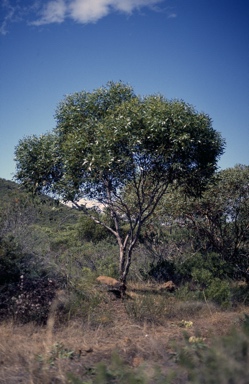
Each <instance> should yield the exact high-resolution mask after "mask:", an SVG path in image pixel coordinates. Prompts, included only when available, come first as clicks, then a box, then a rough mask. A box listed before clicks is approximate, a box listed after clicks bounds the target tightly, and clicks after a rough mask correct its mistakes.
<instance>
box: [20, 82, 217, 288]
mask: <svg viewBox="0 0 249 384" xmlns="http://www.w3.org/2000/svg"><path fill="white" fill-rule="evenodd" d="M56 119H57V126H56V128H55V129H54V131H53V133H52V134H47V135H43V136H41V137H36V136H31V137H26V138H24V139H23V140H21V141H20V142H19V144H18V146H17V147H16V150H15V156H16V162H17V171H16V179H17V180H19V181H20V182H22V183H23V184H24V185H26V186H27V187H29V188H30V189H32V190H34V191H36V192H41V193H50V194H51V193H52V194H54V195H56V196H60V197H61V198H63V199H64V200H65V201H71V202H72V203H73V204H74V206H75V207H77V208H78V209H81V210H82V211H83V212H84V213H85V214H87V215H88V216H89V217H91V218H92V219H93V220H94V221H95V222H96V223H98V224H100V225H102V226H104V227H105V228H107V229H108V230H109V231H110V232H111V233H112V234H113V235H114V236H115V238H116V240H117V243H118V245H119V273H120V280H121V282H122V283H124V284H125V282H126V278H127V275H128V272H129V267H130V264H131V259H132V252H133V250H134V247H135V245H136V243H137V241H138V238H139V234H140V232H141V228H142V226H143V225H144V223H145V222H146V220H148V218H149V217H150V216H151V215H152V214H153V212H154V211H155V208H156V207H157V205H158V203H159V201H160V199H161V198H162V196H163V195H164V194H165V193H166V191H167V188H168V187H169V186H170V185H172V184H174V185H175V186H177V185H181V186H182V188H184V190H185V192H187V193H193V194H199V193H200V192H201V191H202V190H203V188H204V187H205V184H206V182H207V180H208V179H209V177H210V176H211V175H212V174H213V173H214V171H215V170H216V168H217V160H218V159H219V156H220V155H221V154H222V153H223V150H224V141H223V139H222V138H221V136H220V134H219V133H217V132H216V131H215V130H214V129H213V128H212V122H211V119H210V118H209V117H208V116H207V115H206V114H204V113H197V112H196V111H195V109H194V108H193V107H192V106H190V105H188V104H186V103H185V102H183V101H177V100H173V101H168V100H166V99H165V98H163V97H162V96H160V95H156V96H148V97H144V98H142V97H138V96H136V95H135V94H134V92H133V89H132V88H131V87H129V86H127V85H125V84H123V83H113V82H110V83H108V84H107V86H106V87H102V88H99V89H97V90H95V91H93V92H91V93H89V92H85V91H84V92H80V93H75V94H73V95H70V96H67V97H66V98H65V99H64V100H63V101H62V102H61V103H60V104H59V106H58V109H57V111H56ZM82 197H84V198H87V199H95V200H96V201H97V202H98V203H101V204H102V205H103V206H104V207H105V209H106V214H108V215H109V217H110V218H111V222H112V223H111V225H110V224H107V223H106V222H105V221H104V220H102V216H101V213H100V212H98V210H97V208H96V209H95V210H93V209H91V210H89V209H86V207H85V206H84V205H81V204H80V203H79V200H80V199H81V198H82ZM124 224H125V225H124Z"/></svg>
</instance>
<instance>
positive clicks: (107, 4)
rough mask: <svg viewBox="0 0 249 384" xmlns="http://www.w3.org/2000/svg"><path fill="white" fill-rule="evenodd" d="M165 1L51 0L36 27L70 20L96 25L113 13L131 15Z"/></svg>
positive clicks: (44, 8) (36, 22)
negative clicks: (95, 23) (140, 9)
mask: <svg viewBox="0 0 249 384" xmlns="http://www.w3.org/2000/svg"><path fill="white" fill-rule="evenodd" d="M162 1H163V0H51V1H49V2H47V4H46V5H45V6H44V7H43V10H42V14H41V17H40V18H39V19H38V20H36V21H35V22H33V24H35V25H41V24H50V23H56V22H57V23H61V22H62V21H64V20H65V19H67V18H70V19H72V20H74V21H76V22H78V23H83V24H87V23H94V22H96V21H98V20H100V19H101V18H103V17H104V16H107V15H108V14H109V13H111V12H115V11H119V12H124V13H131V12H132V11H133V10H135V9H138V8H142V7H152V6H153V5H155V4H158V3H160V2H162Z"/></svg>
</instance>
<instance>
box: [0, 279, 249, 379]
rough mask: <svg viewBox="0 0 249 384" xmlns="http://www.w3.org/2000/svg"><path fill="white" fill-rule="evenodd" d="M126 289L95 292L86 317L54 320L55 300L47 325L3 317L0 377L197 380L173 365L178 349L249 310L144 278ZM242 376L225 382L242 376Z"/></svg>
mask: <svg viewBox="0 0 249 384" xmlns="http://www.w3.org/2000/svg"><path fill="white" fill-rule="evenodd" d="M127 293H128V298H127V299H125V300H123V301H122V300H120V299H115V297H114V296H113V297H112V296H111V295H110V294H107V293H101V295H102V296H101V300H99V301H98V303H97V304H96V307H95V308H93V309H92V310H91V312H89V313H88V314H87V316H86V314H84V316H82V317H80V316H79V317H77V318H74V319H71V320H69V321H68V322H66V323H64V324H60V325H59V324H58V323H57V321H56V311H57V310H56V305H54V307H53V306H52V310H51V314H50V318H49V320H48V322H47V324H46V326H43V327H38V326H35V325H33V324H30V323H29V324H26V325H17V324H15V323H12V322H7V323H2V324H1V325H0V383H1V384H2V383H4V384H16V383H25V384H26V383H30V384H31V383H32V384H50V383H51V384H52V383H56V384H60V383H73V384H92V383H101V384H102V383H123V384H125V383H126V384H129V383H131V384H132V383H149V384H154V383H158V384H159V383H178V384H181V383H189V382H193V383H194V382H196V383H197V382H198V381H194V380H197V379H194V376H193V377H192V376H191V374H189V372H188V369H187V368H186V366H185V368H184V367H182V366H181V365H180V364H179V359H180V355H181V352H182V351H188V353H189V351H190V350H191V351H192V352H191V353H196V352H198V353H199V351H201V350H202V349H205V350H210V348H212V345H214V344H215V342H216V340H217V339H219V338H221V337H224V335H227V334H228V333H229V331H230V330H231V329H232V328H236V329H237V330H238V329H240V327H241V324H242V320H243V318H244V314H245V313H247V314H249V310H248V307H244V306H238V307H236V308H232V309H226V310H222V309H220V308H218V307H217V306H215V305H213V304H212V303H208V302H205V301H201V302H200V301H190V300H187V301H186V300H182V299H179V298H177V296H176V295H174V294H173V295H172V294H169V293H163V292H158V291H157V289H156V288H155V287H151V286H148V285H141V284H137V285H132V286H130V287H129V289H128V292H127ZM191 337H192V338H191ZM243 342H244V341H243ZM246 342H247V341H246ZM245 345H246V346H245ZM245 345H244V347H243V348H244V349H245V348H249V343H248V345H247V344H245ZM191 348H192V349H191ZM244 349H243V351H244ZM243 353H244V352H243ZM245 354H246V358H247V354H249V349H248V351H246V352H245ZM190 368H191V367H190ZM191 369H192V368H191ZM240 375H242V376H241V378H240V376H237V377H238V381H237V382H236V381H231V383H233V382H234V383H236V384H238V383H239V384H241V383H243V384H244V383H246V378H245V381H243V374H241V373H240ZM245 375H246V372H245ZM191 377H192V379H191ZM214 380H215V379H214ZM225 380H226V376H225ZM227 380H228V379H227ZM200 382H201V381H200ZM202 382H203V383H204V382H207V383H208V382H210V383H222V384H223V382H221V381H212V378H210V381H205V380H202ZM227 382H230V381H224V384H225V383H227Z"/></svg>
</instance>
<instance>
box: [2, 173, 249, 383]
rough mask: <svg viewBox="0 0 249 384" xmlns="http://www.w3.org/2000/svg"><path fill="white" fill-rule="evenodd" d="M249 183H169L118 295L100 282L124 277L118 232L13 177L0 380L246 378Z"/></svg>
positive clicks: (237, 179)
mask: <svg viewBox="0 0 249 384" xmlns="http://www.w3.org/2000/svg"><path fill="white" fill-rule="evenodd" d="M248 181H249V170H248V167H246V166H236V167H234V168H233V169H227V170H224V171H221V172H219V173H217V175H216V177H215V180H213V181H212V182H211V183H210V185H209V187H208V189H207V190H206V191H205V193H204V194H203V197H202V198H198V199H195V198H189V199H187V200H186V197H185V196H184V195H181V193H180V191H179V190H178V191H177V192H176V191H174V190H171V191H169V192H168V194H167V196H166V197H165V199H164V200H163V201H162V203H161V204H160V206H158V208H157V211H156V212H155V213H154V214H153V216H152V217H151V219H150V221H149V222H148V223H147V225H146V226H145V227H144V229H143V231H142V232H141V235H140V238H139V243H138V244H137V246H136V249H135V255H134V263H133V265H132V267H131V272H130V275H129V279H128V282H127V291H126V295H125V297H124V298H123V299H118V298H116V296H115V295H114V294H113V292H112V290H111V289H109V291H108V288H107V289H105V288H104V286H102V285H99V284H98V283H97V281H96V278H97V276H99V275H107V276H109V277H114V278H118V260H117V257H116V254H117V246H116V243H115V241H114V240H113V238H112V236H110V234H109V231H107V230H106V229H105V228H104V227H102V226H98V225H97V224H95V223H94V222H93V221H92V220H91V219H90V218H89V217H87V216H85V215H84V214H83V213H82V212H78V211H77V210H75V209H72V208H68V207H67V206H65V205H62V204H60V203H58V202H57V201H55V200H53V199H49V198H45V197H44V196H40V197H39V196H38V197H36V198H33V197H32V196H31V195H30V194H29V193H27V192H25V191H24V190H23V189H22V188H20V185H18V184H16V183H14V182H10V181H7V180H3V179H1V180H0V196H1V227H0V228H1V248H0V316H1V326H0V332H1V340H2V343H1V349H0V353H1V361H2V364H1V369H0V372H1V374H0V382H3V383H7V382H8V383H12V382H13V383H18V382H20V380H21V378H25V380H29V378H30V377H32V380H33V382H35V383H51V382H54V380H57V382H61V383H63V382H68V383H74V382H76V383H78V382H79V383H85V382H87V383H102V382H103V383H105V382H106V383H109V382H113V383H114V382H115V383H116V382H117V383H126V382H127V383H128V382H138V383H140V382H141V383H147V382H149V383H159V382H166V383H167V382H168V383H187V382H190V383H191V382H193V383H196V382H197V383H199V382H201V381H204V383H205V382H206V383H211V382H213V380H214V378H215V380H216V382H217V383H227V382H236V383H246V382H247V377H248V372H247V369H248V354H247V352H246V351H247V349H246V348H249V333H248V317H246V313H247V314H248V307H247V305H248V300H249V291H248V262H249V257H248V255H249V252H248V249H249V247H248V240H249V234H248V228H249V225H248V204H249V200H248ZM175 193H177V198H176V196H174V194H175ZM181 196H182V197H181ZM101 215H103V216H104V215H105V212H103V213H101ZM103 220H108V217H106V218H103ZM122 225H123V226H124V228H125V226H126V225H127V223H126V222H124V223H123V224H122ZM168 281H172V282H173V286H172V285H170V286H171V288H169V286H167V284H164V283H165V282H168ZM10 320H11V323H10ZM13 327H14V328H13ZM27 335H29V337H28V338H27ZM217 337H218V340H219V342H218V343H216V341H217ZM17 340H18V343H17ZM44 340H45V342H44ZM210 361H213V363H212V364H211V363H210ZM207 362H208V363H207ZM227 362H229V365H228V363H227ZM214 367H217V369H216V368H214ZM211 368H212V369H211ZM217 375H218V376H217ZM219 375H220V376H219ZM205 380H206V381H205ZM229 380H230V381H229ZM231 380H232V381H231Z"/></svg>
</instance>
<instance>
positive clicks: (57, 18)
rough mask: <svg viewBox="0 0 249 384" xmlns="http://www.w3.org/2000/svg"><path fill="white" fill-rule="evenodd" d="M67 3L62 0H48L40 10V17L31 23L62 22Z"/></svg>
mask: <svg viewBox="0 0 249 384" xmlns="http://www.w3.org/2000/svg"><path fill="white" fill-rule="evenodd" d="M66 12H67V5H66V3H65V1H64V0H53V1H49V2H48V3H47V4H46V5H45V6H44V7H43V8H42V11H41V17H40V18H39V19H38V20H36V21H34V22H32V24H33V25H43V24H51V23H62V22H63V21H64V20H65V17H66Z"/></svg>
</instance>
